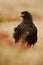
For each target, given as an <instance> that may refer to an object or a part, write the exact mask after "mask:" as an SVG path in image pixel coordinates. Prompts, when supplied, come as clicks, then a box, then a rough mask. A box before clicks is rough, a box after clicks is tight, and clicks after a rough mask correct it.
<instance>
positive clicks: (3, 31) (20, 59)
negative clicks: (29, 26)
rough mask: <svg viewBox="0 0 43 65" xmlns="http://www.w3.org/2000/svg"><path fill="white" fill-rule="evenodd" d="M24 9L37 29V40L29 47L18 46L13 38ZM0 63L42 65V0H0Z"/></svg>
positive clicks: (6, 64) (3, 64) (8, 64)
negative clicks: (32, 46) (29, 14)
mask: <svg viewBox="0 0 43 65" xmlns="http://www.w3.org/2000/svg"><path fill="white" fill-rule="evenodd" d="M25 10H26V11H28V12H30V13H31V14H32V17H33V22H34V24H35V25H36V27H37V29H38V41H37V43H36V45H35V46H34V48H30V49H24V48H20V45H15V43H14V39H13V33H14V27H16V26H17V25H18V24H19V23H21V21H22V19H21V18H20V17H19V15H20V14H21V12H22V11H25ZM19 44H21V42H20V43H19ZM24 54H25V55H24ZM0 65H43V0H26V1H25V0H0Z"/></svg>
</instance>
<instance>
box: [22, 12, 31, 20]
mask: <svg viewBox="0 0 43 65" xmlns="http://www.w3.org/2000/svg"><path fill="white" fill-rule="evenodd" d="M21 17H22V18H23V19H29V20H32V15H31V14H30V13H29V12H28V11H23V12H21Z"/></svg>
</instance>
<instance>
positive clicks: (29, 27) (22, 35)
mask: <svg viewBox="0 0 43 65" xmlns="http://www.w3.org/2000/svg"><path fill="white" fill-rule="evenodd" d="M20 17H22V18H23V20H22V22H21V23H20V24H19V25H18V26H17V27H15V28H14V34H13V38H14V39H15V43H18V42H19V41H20V40H21V39H22V40H25V41H27V42H28V44H27V45H30V47H31V46H32V45H33V46H34V44H35V43H36V42H37V27H36V26H35V24H34V23H33V19H32V15H31V13H30V12H28V11H23V12H21V15H20Z"/></svg>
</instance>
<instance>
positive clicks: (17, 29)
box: [13, 26, 21, 43]
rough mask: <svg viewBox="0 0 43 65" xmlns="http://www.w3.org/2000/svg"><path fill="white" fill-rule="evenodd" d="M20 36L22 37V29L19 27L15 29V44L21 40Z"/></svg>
mask: <svg viewBox="0 0 43 65" xmlns="http://www.w3.org/2000/svg"><path fill="white" fill-rule="evenodd" d="M20 36H21V29H20V26H17V27H16V28H14V35H13V37H14V39H15V43H17V42H18V41H19V39H20Z"/></svg>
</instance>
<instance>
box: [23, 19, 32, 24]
mask: <svg viewBox="0 0 43 65" xmlns="http://www.w3.org/2000/svg"><path fill="white" fill-rule="evenodd" d="M23 22H24V23H28V24H31V23H33V22H32V20H30V19H28V18H27V19H23Z"/></svg>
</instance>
